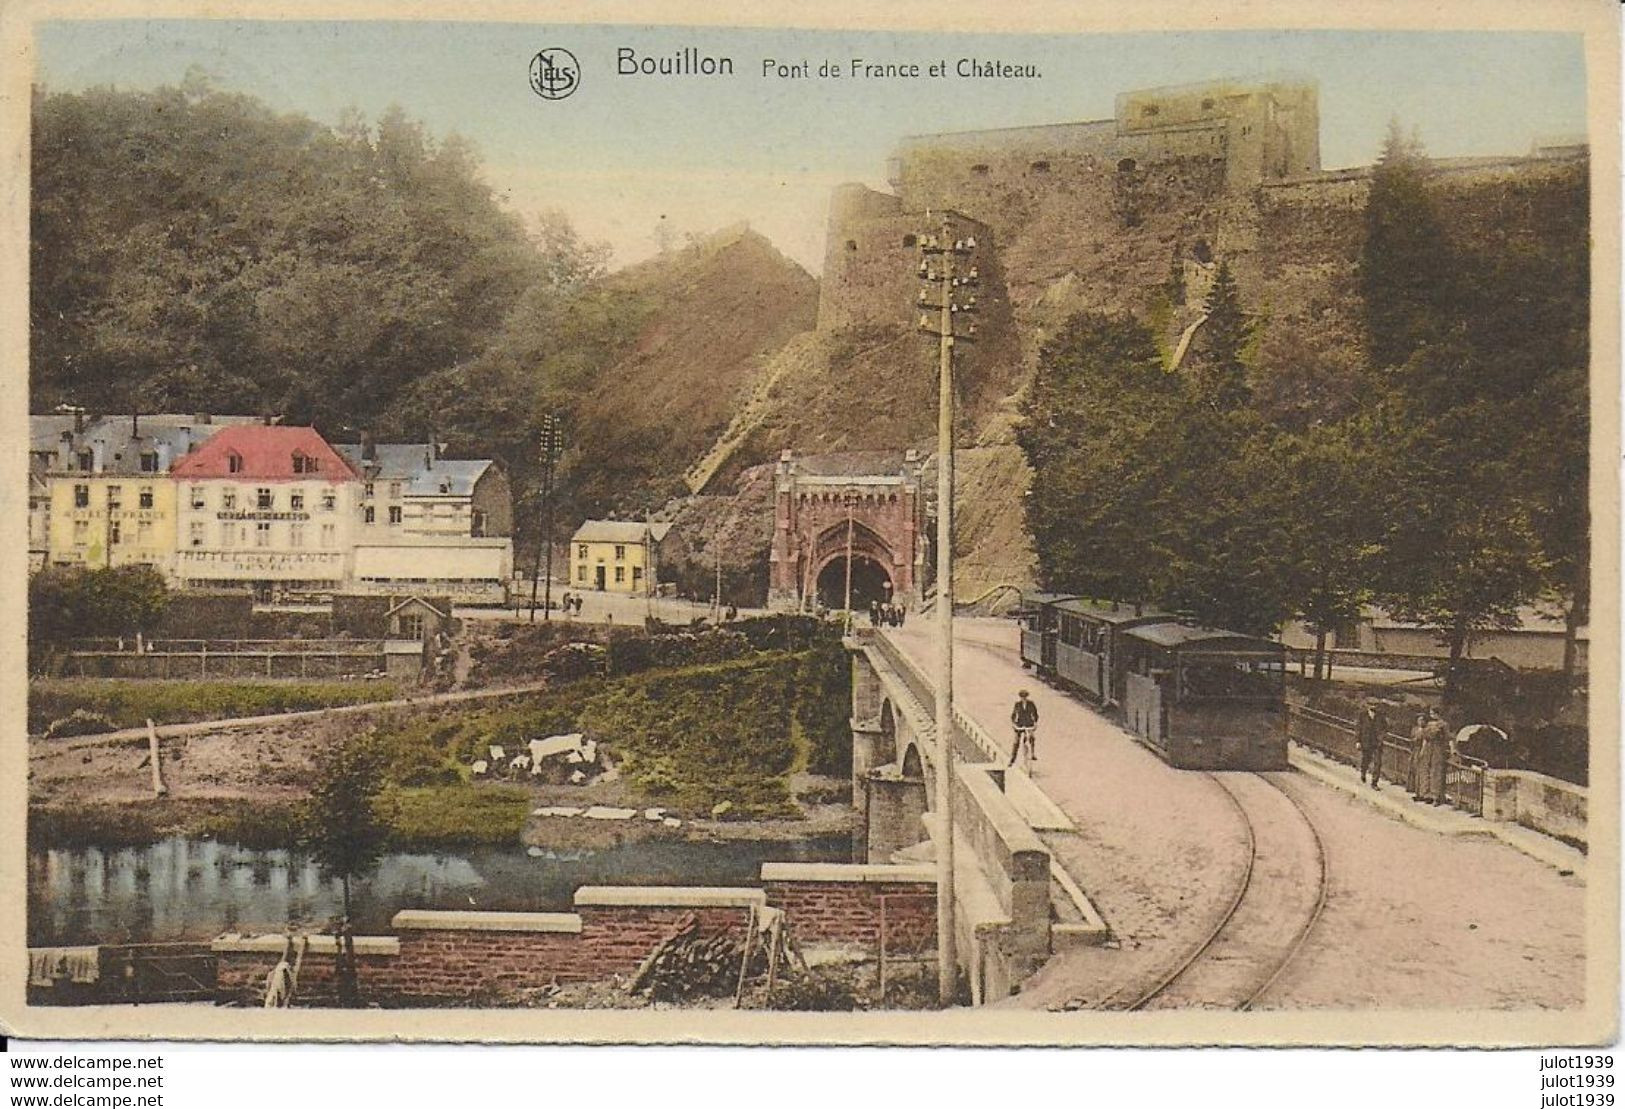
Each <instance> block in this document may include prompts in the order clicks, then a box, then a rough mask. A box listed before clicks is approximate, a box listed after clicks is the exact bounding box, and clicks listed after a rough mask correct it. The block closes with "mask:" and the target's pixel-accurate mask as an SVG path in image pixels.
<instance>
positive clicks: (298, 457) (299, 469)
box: [293, 451, 321, 474]
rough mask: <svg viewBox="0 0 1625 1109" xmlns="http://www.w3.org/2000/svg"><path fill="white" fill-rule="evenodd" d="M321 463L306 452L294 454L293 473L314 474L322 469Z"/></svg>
mask: <svg viewBox="0 0 1625 1109" xmlns="http://www.w3.org/2000/svg"><path fill="white" fill-rule="evenodd" d="M320 468H321V467H320V463H319V462H318V461H317V460H316V459H314V458H312V457H310V455H308V454H306V453H305V452H304V451H294V452H293V472H294V473H296V474H314V473H315V472H316V471H317V470H318V469H320Z"/></svg>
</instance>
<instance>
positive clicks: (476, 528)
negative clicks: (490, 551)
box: [468, 508, 485, 539]
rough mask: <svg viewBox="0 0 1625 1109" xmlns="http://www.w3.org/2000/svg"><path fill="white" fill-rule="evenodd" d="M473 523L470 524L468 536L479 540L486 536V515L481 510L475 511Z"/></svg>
mask: <svg viewBox="0 0 1625 1109" xmlns="http://www.w3.org/2000/svg"><path fill="white" fill-rule="evenodd" d="M473 513H474V515H473V522H472V523H471V524H470V526H469V529H468V534H470V535H472V536H473V537H474V538H476V539H478V538H480V537H481V536H483V535H484V534H485V513H483V512H481V511H480V510H479V509H477V508H476V509H474V510H473Z"/></svg>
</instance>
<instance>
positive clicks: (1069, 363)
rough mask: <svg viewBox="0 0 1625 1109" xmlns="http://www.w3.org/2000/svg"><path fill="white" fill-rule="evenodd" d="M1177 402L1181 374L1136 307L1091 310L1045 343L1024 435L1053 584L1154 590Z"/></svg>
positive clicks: (1035, 532)
mask: <svg viewBox="0 0 1625 1109" xmlns="http://www.w3.org/2000/svg"><path fill="white" fill-rule="evenodd" d="M1178 407H1179V380H1178V378H1176V377H1175V376H1173V375H1171V374H1169V373H1167V372H1165V371H1164V370H1163V368H1162V363H1161V360H1160V359H1159V357H1158V355H1157V349H1156V343H1155V341H1154V340H1153V338H1152V335H1151V332H1150V331H1149V330H1148V329H1147V328H1146V327H1145V325H1144V324H1142V323H1140V322H1139V321H1138V320H1136V319H1134V318H1133V317H1129V316H1106V315H1100V314H1096V313H1083V314H1080V315H1078V316H1076V317H1074V318H1073V319H1072V320H1070V321H1069V322H1068V323H1067V325H1066V326H1065V327H1064V328H1063V329H1062V330H1061V332H1060V333H1059V334H1058V335H1057V336H1056V337H1055V338H1054V339H1053V340H1051V341H1050V342H1049V343H1047V344H1045V346H1044V348H1043V350H1042V351H1041V352H1040V355H1039V365H1038V373H1037V375H1036V377H1035V379H1034V381H1033V385H1032V388H1031V390H1030V391H1029V393H1028V396H1027V398H1026V401H1025V403H1024V404H1023V408H1022V415H1023V421H1022V425H1021V427H1020V429H1019V430H1018V432H1017V441H1018V443H1019V444H1020V445H1021V448H1022V451H1023V452H1024V453H1025V454H1026V456H1027V461H1028V464H1029V465H1031V466H1032V468H1033V483H1032V493H1031V495H1030V496H1029V497H1028V500H1027V508H1026V512H1027V527H1028V530H1029V531H1030V532H1031V534H1032V536H1033V542H1034V547H1035V549H1036V551H1037V553H1038V568H1039V579H1040V581H1042V582H1043V583H1044V584H1045V585H1046V586H1047V587H1049V588H1052V589H1065V590H1068V591H1075V592H1081V593H1088V594H1091V595H1093V596H1098V597H1111V598H1114V599H1116V600H1121V601H1127V602H1130V603H1144V602H1147V601H1150V600H1151V599H1153V596H1154V594H1155V592H1156V590H1157V587H1158V585H1159V583H1160V582H1162V581H1163V580H1164V575H1163V574H1162V573H1161V566H1162V563H1163V561H1164V560H1165V559H1166V557H1167V551H1168V547H1169V543H1168V540H1167V537H1166V536H1164V535H1163V534H1162V525H1163V524H1164V523H1165V520H1166V517H1165V515H1164V514H1163V512H1162V511H1161V505H1162V503H1163V500H1164V491H1165V490H1166V489H1167V488H1169V486H1170V484H1171V482H1172V477H1173V475H1172V473H1171V467H1170V464H1169V462H1168V452H1167V447H1168V444H1169V443H1170V442H1171V441H1172V438H1173V437H1174V436H1175V435H1176V424H1175V420H1176V416H1177V413H1178Z"/></svg>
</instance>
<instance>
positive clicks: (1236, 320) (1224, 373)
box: [1192, 262, 1253, 412]
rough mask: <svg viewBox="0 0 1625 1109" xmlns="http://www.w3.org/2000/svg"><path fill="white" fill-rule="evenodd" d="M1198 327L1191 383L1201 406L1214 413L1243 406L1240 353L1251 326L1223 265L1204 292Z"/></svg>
mask: <svg viewBox="0 0 1625 1109" xmlns="http://www.w3.org/2000/svg"><path fill="white" fill-rule="evenodd" d="M1204 311H1206V313H1207V322H1206V323H1204V324H1203V325H1202V339H1203V350H1202V353H1201V354H1200V355H1199V356H1198V357H1197V359H1196V361H1195V367H1194V372H1193V374H1192V381H1193V385H1194V388H1195V392H1196V395H1197V397H1198V399H1199V400H1200V401H1201V403H1203V404H1205V405H1206V406H1207V407H1208V408H1210V409H1212V410H1214V411H1215V412H1230V411H1234V410H1235V409H1238V408H1241V407H1243V406H1244V405H1246V404H1247V402H1248V401H1249V400H1250V399H1251V397H1252V392H1251V390H1250V389H1249V388H1248V385H1247V366H1246V363H1245V362H1243V361H1242V354H1243V352H1244V351H1245V350H1246V348H1247V343H1248V341H1249V340H1250V339H1251V338H1252V334H1253V325H1252V323H1251V321H1249V320H1248V319H1247V314H1246V312H1245V311H1243V309H1242V306H1241V293H1240V291H1239V290H1238V289H1237V288H1236V279H1235V277H1234V276H1232V275H1231V273H1230V265H1229V263H1227V262H1220V263H1219V271H1218V273H1217V274H1215V275H1214V278H1213V288H1212V289H1210V290H1208V294H1207V302H1206V305H1205V308H1204Z"/></svg>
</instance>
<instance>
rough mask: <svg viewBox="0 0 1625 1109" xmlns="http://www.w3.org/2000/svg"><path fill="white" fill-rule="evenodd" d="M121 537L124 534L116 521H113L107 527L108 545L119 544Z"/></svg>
mask: <svg viewBox="0 0 1625 1109" xmlns="http://www.w3.org/2000/svg"><path fill="white" fill-rule="evenodd" d="M123 536H124V532H123V530H122V529H121V528H120V527H119V522H118V521H117V520H114V521H113V522H112V523H110V524H108V525H107V541H108V542H109V543H118V542H121V541H122V539H123Z"/></svg>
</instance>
